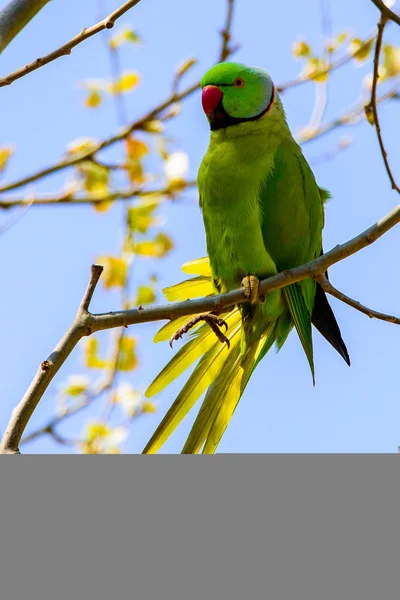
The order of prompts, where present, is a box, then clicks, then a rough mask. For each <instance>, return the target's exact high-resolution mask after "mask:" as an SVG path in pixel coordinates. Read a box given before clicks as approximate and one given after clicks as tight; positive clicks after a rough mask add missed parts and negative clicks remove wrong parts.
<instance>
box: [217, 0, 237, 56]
mask: <svg viewBox="0 0 400 600" xmlns="http://www.w3.org/2000/svg"><path fill="white" fill-rule="evenodd" d="M227 2H228V10H227V13H226V22H225V27H224V28H223V30H222V31H221V36H222V46H221V52H220V54H219V59H218V62H223V61H224V60H226V59H227V58H228V56H230V55H231V54H232V53H233V52H235V51H236V50H237V49H238V46H235V48H230V45H229V43H230V41H231V38H232V35H231V29H232V18H233V8H234V4H235V0H227Z"/></svg>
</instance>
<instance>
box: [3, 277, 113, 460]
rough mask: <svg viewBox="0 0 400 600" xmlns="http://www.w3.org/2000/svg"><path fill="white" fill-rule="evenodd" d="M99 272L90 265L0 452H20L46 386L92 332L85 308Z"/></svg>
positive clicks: (5, 436) (19, 406)
mask: <svg viewBox="0 0 400 600" xmlns="http://www.w3.org/2000/svg"><path fill="white" fill-rule="evenodd" d="M102 271H103V267H102V266H99V265H93V266H92V269H91V275H90V280H89V284H88V287H87V289H86V292H85V294H84V296H83V298H82V302H81V304H80V307H79V310H78V313H77V315H76V318H75V321H74V323H73V325H72V326H71V327H70V329H69V330H68V331H67V332H66V334H65V335H64V336H63V338H62V339H61V340H60V342H59V343H58V344H57V346H56V347H55V349H54V351H53V352H52V353H51V354H50V356H49V357H48V358H47V360H45V361H43V362H42V363H41V365H40V367H39V370H38V372H37V373H36V375H35V377H34V379H33V381H32V383H31V385H30V386H29V388H28V390H27V392H26V394H25V396H24V397H23V398H22V400H21V402H20V403H19V404H18V406H16V407H15V409H14V410H13V412H12V415H11V419H10V422H9V424H8V427H7V429H6V432H5V434H4V437H3V440H2V442H1V444H0V453H4V454H15V453H18V452H19V450H18V446H19V442H20V440H21V437H22V434H23V432H24V430H25V427H26V425H27V424H28V422H29V420H30V418H31V416H32V414H33V411H34V410H35V408H36V406H37V405H38V402H39V401H40V399H41V397H42V396H43V394H44V392H45V391H46V389H47V388H48V385H49V383H50V382H51V381H52V379H53V377H54V376H55V374H56V373H57V371H58V370H59V369H60V367H61V365H63V363H64V361H65V360H66V359H67V358H68V356H69V355H70V354H71V352H72V350H73V349H74V348H75V346H76V345H77V343H78V342H79V340H80V339H81V338H82V337H83V336H84V335H89V334H90V333H91V329H90V325H89V323H88V316H89V313H88V308H89V304H90V300H91V298H92V296H93V292H94V290H95V287H96V285H97V283H98V281H99V278H100V275H101V273H102Z"/></svg>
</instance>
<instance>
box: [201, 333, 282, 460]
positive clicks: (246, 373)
mask: <svg viewBox="0 0 400 600" xmlns="http://www.w3.org/2000/svg"><path fill="white" fill-rule="evenodd" d="M274 329H275V323H271V324H270V327H269V328H268V331H267V332H266V333H265V335H263V336H262V337H261V339H260V340H258V342H254V343H253V344H252V345H251V346H250V347H248V348H247V349H246V356H245V357H243V356H239V357H238V359H237V361H236V362H235V363H234V365H233V369H232V373H231V374H230V377H229V378H228V386H227V387H224V388H223V389H222V390H220V396H221V399H218V402H217V404H218V405H219V407H218V408H217V410H216V411H215V417H214V419H213V421H212V423H211V427H210V431H209V433H208V435H207V439H206V441H205V444H204V449H203V454H214V453H215V451H216V449H217V448H218V445H219V443H220V441H221V438H222V436H223V434H224V432H225V430H226V428H227V427H228V424H229V421H230V420H231V418H232V415H233V413H234V412H235V410H236V407H237V405H238V403H239V400H240V398H241V397H242V394H243V392H244V390H245V388H246V385H247V384H248V382H249V379H250V376H251V374H252V373H253V371H254V369H255V367H256V365H257V364H258V359H259V357H260V355H261V354H263V356H264V355H265V349H267V350H269V348H270V347H271V345H272V343H273V340H274Z"/></svg>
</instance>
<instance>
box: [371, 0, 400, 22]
mask: <svg viewBox="0 0 400 600" xmlns="http://www.w3.org/2000/svg"><path fill="white" fill-rule="evenodd" d="M371 1H372V2H373V3H374V4H375V6H376V8H378V9H379V10H380V11H381V14H382V15H384V16H385V17H386V18H387V19H390V20H391V21H393V22H394V23H397V25H400V16H399V15H396V13H394V12H393V11H392V10H390V8H388V7H387V6H386V4H385V3H384V2H382V0H371Z"/></svg>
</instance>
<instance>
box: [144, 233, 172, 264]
mask: <svg viewBox="0 0 400 600" xmlns="http://www.w3.org/2000/svg"><path fill="white" fill-rule="evenodd" d="M173 247H174V244H173V242H172V240H171V238H170V237H168V236H167V234H165V233H159V234H158V235H157V237H156V238H155V239H154V240H145V241H143V242H138V243H137V244H135V245H134V251H135V252H136V254H139V255H140V256H149V257H152V258H161V257H163V256H165V255H166V254H167V253H168V252H169V251H170V250H172V248H173Z"/></svg>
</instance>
